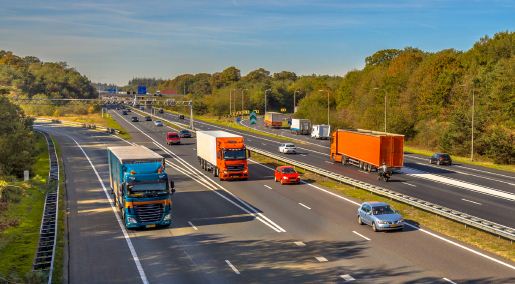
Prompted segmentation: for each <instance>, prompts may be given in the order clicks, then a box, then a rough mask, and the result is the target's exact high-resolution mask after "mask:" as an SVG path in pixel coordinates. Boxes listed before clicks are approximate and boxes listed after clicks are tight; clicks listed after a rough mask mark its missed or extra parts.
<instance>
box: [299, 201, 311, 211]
mask: <svg viewBox="0 0 515 284" xmlns="http://www.w3.org/2000/svg"><path fill="white" fill-rule="evenodd" d="M299 205H300V206H302V207H304V208H306V209H308V210H311V207H309V206H306V205H304V204H302V203H300V202H299Z"/></svg>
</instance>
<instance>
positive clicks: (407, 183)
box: [402, 181, 417, 187]
mask: <svg viewBox="0 0 515 284" xmlns="http://www.w3.org/2000/svg"><path fill="white" fill-rule="evenodd" d="M402 183H403V184H405V185H409V186H412V187H417V186H416V185H414V184H411V183H409V182H405V181H404V182H402Z"/></svg>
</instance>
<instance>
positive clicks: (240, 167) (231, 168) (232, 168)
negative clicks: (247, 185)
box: [227, 165, 245, 172]
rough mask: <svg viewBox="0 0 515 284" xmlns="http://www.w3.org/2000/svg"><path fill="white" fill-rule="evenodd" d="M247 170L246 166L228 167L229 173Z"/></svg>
mask: <svg viewBox="0 0 515 284" xmlns="http://www.w3.org/2000/svg"><path fill="white" fill-rule="evenodd" d="M244 169H245V166H244V165H235V166H227V171H229V172H241V171H243V170H244Z"/></svg>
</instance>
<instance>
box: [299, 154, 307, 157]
mask: <svg viewBox="0 0 515 284" xmlns="http://www.w3.org/2000/svg"><path fill="white" fill-rule="evenodd" d="M300 155H301V156H302V157H307V156H308V155H306V154H300Z"/></svg>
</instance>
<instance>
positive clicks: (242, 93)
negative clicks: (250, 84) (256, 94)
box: [241, 88, 249, 116]
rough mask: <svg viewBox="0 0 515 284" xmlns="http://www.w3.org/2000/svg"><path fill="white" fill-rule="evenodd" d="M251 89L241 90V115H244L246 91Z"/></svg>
mask: <svg viewBox="0 0 515 284" xmlns="http://www.w3.org/2000/svg"><path fill="white" fill-rule="evenodd" d="M248 90H249V89H246V88H245V89H243V90H241V116H243V96H244V95H245V91H248Z"/></svg>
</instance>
